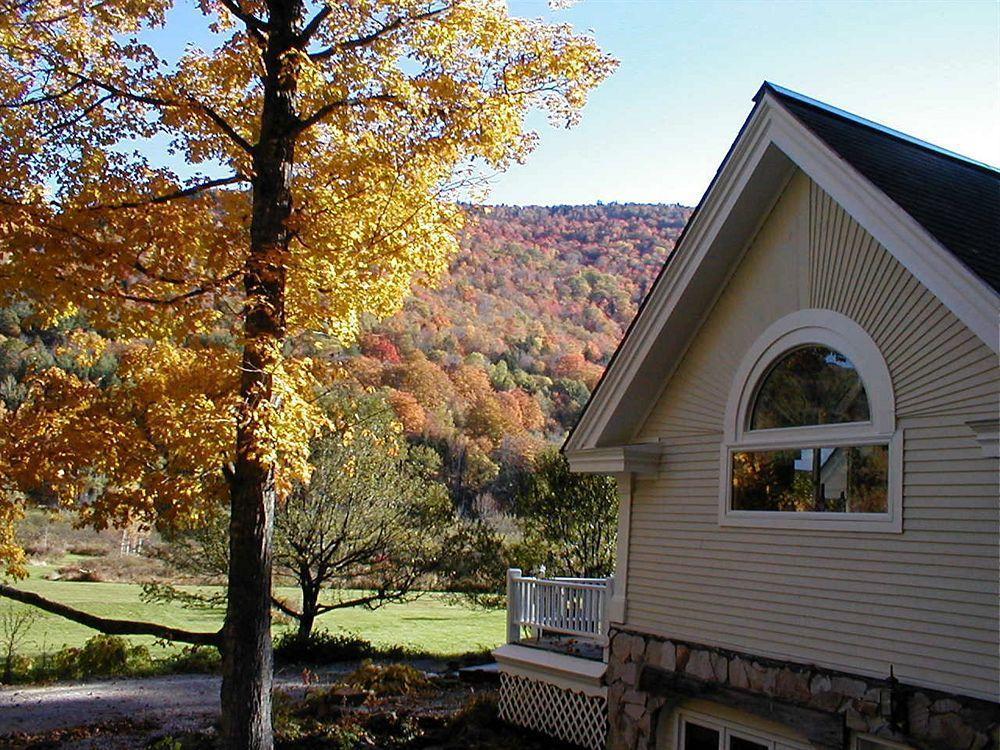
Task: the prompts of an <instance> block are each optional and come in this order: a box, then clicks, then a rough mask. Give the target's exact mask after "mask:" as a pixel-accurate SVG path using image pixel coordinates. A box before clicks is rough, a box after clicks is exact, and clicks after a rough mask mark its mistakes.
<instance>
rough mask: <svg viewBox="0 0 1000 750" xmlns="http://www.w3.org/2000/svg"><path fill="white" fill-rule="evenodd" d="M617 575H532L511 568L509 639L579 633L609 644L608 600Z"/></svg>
mask: <svg viewBox="0 0 1000 750" xmlns="http://www.w3.org/2000/svg"><path fill="white" fill-rule="evenodd" d="M613 589H614V578H532V577H530V576H524V575H522V574H521V570H520V569H519V568H510V569H509V570H508V571H507V642H508V643H518V642H520V641H521V640H522V639H523V637H522V634H523V633H524V632H525V631H527V632H528V633H529V634H530V635H529V637H532V638H536V639H537V638H539V637H540V636H542V635H544V634H545V633H553V634H559V635H569V636H578V637H580V638H585V639H587V640H590V641H593V642H595V643H596V644H598V645H601V646H607V644H608V603H609V602H610V601H611V594H612V592H613Z"/></svg>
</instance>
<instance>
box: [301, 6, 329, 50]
mask: <svg viewBox="0 0 1000 750" xmlns="http://www.w3.org/2000/svg"><path fill="white" fill-rule="evenodd" d="M332 12H333V8H331V7H330V6H329V5H324V6H323V7H322V8H321V9H320V11H319V13H317V14H316V15H315V16H313V17H312V20H311V21H310V22H309V23H307V24H306V27H305V28H304V29H302V33H301V34H299V40H298V42H297V44H296V46H297V47H298V48H299V49H305V47H306V45H308V44H309V41H310V40H311V39H312V37H313V35H314V34H315V33H316V32H317V31H319V27H320V26H322V25H323V21H325V20H326V17H327V16H329V15H330V14H331V13H332Z"/></svg>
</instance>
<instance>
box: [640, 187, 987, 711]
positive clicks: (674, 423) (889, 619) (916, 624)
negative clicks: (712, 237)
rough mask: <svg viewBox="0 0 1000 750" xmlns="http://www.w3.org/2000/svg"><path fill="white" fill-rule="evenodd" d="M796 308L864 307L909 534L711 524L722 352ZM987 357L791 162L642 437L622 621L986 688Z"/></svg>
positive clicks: (736, 349) (847, 666)
mask: <svg viewBox="0 0 1000 750" xmlns="http://www.w3.org/2000/svg"><path fill="white" fill-rule="evenodd" d="M803 307H821V308H828V309H832V310H836V311H838V312H841V313H843V314H844V315H847V316H848V317H851V318H852V319H854V320H855V321H857V322H858V323H859V324H860V325H862V326H863V327H864V328H865V329H866V330H867V331H868V332H869V334H870V335H871V336H872V338H873V339H874V340H875V342H876V344H878V346H879V348H880V349H881V351H882V352H883V354H884V356H885V357H886V360H887V363H888V365H889V369H890V373H891V376H892V380H893V385H894V389H895V397H896V407H897V420H898V424H899V426H900V427H901V428H903V430H904V454H903V465H904V469H903V476H904V481H903V493H904V501H903V519H904V533H903V534H876V533H848V532H843V533H841V532H825V533H824V532H814V531H782V530H772V529H737V528H728V527H727V528H723V527H720V526H719V522H718V512H719V450H720V442H721V437H722V435H721V432H722V418H723V412H724V410H725V405H726V400H727V398H728V395H729V390H730V387H731V385H732V379H733V377H734V374H735V369H736V367H737V366H738V364H739V362H740V360H741V358H742V357H743V355H744V353H745V351H746V349H747V348H748V347H749V346H750V345H751V344H752V343H753V341H754V340H755V339H756V338H757V337H758V336H759V335H760V334H761V333H762V332H763V330H764V329H765V328H767V326H768V325H770V324H771V323H772V322H774V320H777V319H778V318H780V317H782V316H783V315H786V314H788V313H790V312H793V311H794V310H796V309H800V308H803ZM998 392H1000V384H998V375H997V360H996V357H995V356H994V355H993V353H992V352H990V351H989V349H988V348H987V347H985V346H984V345H983V344H982V343H981V342H980V341H979V340H978V339H977V338H976V337H975V336H974V335H973V334H972V333H971V332H970V331H969V330H968V329H967V328H966V327H965V326H964V325H963V324H962V323H961V322H960V321H959V320H958V319H957V318H956V317H955V316H954V315H953V314H952V313H951V312H950V311H949V310H948V309H947V308H945V307H944V305H942V304H941V303H940V301H938V300H937V299H936V298H935V297H934V296H933V295H932V294H930V292H929V291H927V290H926V289H925V288H924V287H923V286H922V285H921V284H920V283H919V282H918V281H916V279H914V277H913V276H912V275H911V274H910V273H909V272H908V271H906V269H905V268H903V267H902V266H901V265H900V264H899V263H898V262H897V261H896V260H895V259H894V258H893V257H892V256H891V255H890V254H889V253H888V252H886V251H885V250H884V249H883V248H881V247H880V246H879V245H878V244H877V243H876V242H875V241H874V240H873V239H872V238H871V237H870V236H869V235H867V233H865V232H864V231H863V230H862V229H861V228H860V227H859V226H858V225H857V224H856V223H855V222H854V221H853V220H852V219H851V218H850V217H849V216H848V215H847V214H846V213H845V212H844V211H843V210H842V209H840V207H839V206H838V205H836V204H835V203H834V202H833V201H832V200H830V199H829V197H828V196H826V195H825V194H824V193H822V191H820V190H819V189H818V188H817V187H816V186H815V185H813V184H811V183H810V182H809V181H808V180H807V179H806V178H805V177H804V176H801V175H800V176H798V177H796V178H795V179H794V180H793V181H792V182H791V183H790V184H789V187H788V189H787V190H786V194H785V195H784V196H783V197H782V199H781V200H780V201H779V203H778V205H777V206H776V207H775V209H774V211H773V212H772V215H771V217H770V218H769V220H768V221H767V222H766V223H765V225H764V227H763V228H762V230H761V232H760V233H759V235H758V237H757V238H756V239H755V242H754V244H753V246H752V247H751V248H750V250H749V252H748V254H747V256H746V258H745V259H744V261H743V263H742V264H741V267H740V268H739V269H738V270H737V272H736V273H735V274H734V276H733V278H732V279H731V280H730V283H729V285H728V287H727V289H726V290H725V291H724V293H723V294H722V295H721V297H720V299H719V300H718V301H717V303H716V305H715V308H714V309H713V311H712V313H711V314H710V315H709V317H708V318H707V320H706V321H705V323H704V325H703V327H702V330H701V332H700V334H699V336H698V338H697V339H696V341H695V342H694V343H693V345H692V346H691V348H690V349H689V351H688V352H687V354H686V356H685V358H684V361H683V362H682V363H681V365H680V366H679V368H678V369H677V370H676V371H675V372H674V373H673V374H672V376H671V378H670V380H669V382H668V384H667V385H666V387H665V389H664V392H663V393H662V394H661V396H660V397H659V399H658V401H657V403H656V405H655V406H654V408H653V410H652V411H651V413H650V416H649V418H648V420H647V423H646V425H645V426H644V428H643V430H642V431H641V432H640V434H639V435H638V436H637V437H638V438H639V439H642V440H651V439H659V440H662V441H663V443H664V453H665V457H664V462H663V466H662V468H661V471H660V474H659V476H658V477H657V478H655V479H652V478H650V479H640V480H638V481H637V482H636V485H635V491H634V496H633V505H632V516H631V531H630V549H629V567H628V600H627V615H626V619H627V622H628V624H629V625H631V626H632V627H636V628H640V629H642V630H646V631H649V632H653V633H657V634H660V635H665V636H671V637H674V638H680V639H686V640H690V641H694V642H701V643H708V644H711V645H716V646H721V647H724V648H732V649H734V650H741V651H749V652H751V653H758V654H761V655H765V656H774V657H778V658H787V659H792V660H795V661H801V662H812V663H816V664H820V665H824V666H827V667H831V668H835V669H842V670H845V671H854V672H860V673H866V674H872V675H888V673H889V669H890V665H891V666H892V668H893V669H894V671H895V673H896V675H897V676H898V677H899V678H900V679H902V680H904V681H908V682H913V683H917V684H922V685H928V686H932V687H939V688H942V689H946V690H952V691H954V692H957V693H963V694H972V695H979V696H982V697H988V698H992V699H994V700H996V699H997V697H998V696H997V691H998V683H997V681H998V675H1000V657H998V654H1000V643H998V630H1000V621H998V594H1000V592H998V585H997V579H998V567H1000V560H998V545H1000V535H998V483H997V468H998V467H997V461H996V460H993V459H988V458H985V457H983V456H982V453H981V452H980V450H979V447H978V444H977V443H976V441H975V439H974V435H973V433H972V431H971V429H970V428H969V427H968V426H967V425H966V422H967V421H969V420H972V419H986V418H991V417H995V416H996V414H997V410H998V408H1000V399H998Z"/></svg>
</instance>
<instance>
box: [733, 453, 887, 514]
mask: <svg viewBox="0 0 1000 750" xmlns="http://www.w3.org/2000/svg"><path fill="white" fill-rule="evenodd" d="M888 488H889V449H888V446H885V445H864V446H842V447H837V448H789V449H782V450H755V451H750V450H747V451H737V452H734V453H733V454H732V506H731V507H732V509H733V510H749V511H772V512H781V513H887V512H888V510H889V493H888Z"/></svg>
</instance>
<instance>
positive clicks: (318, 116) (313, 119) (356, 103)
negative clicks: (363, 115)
mask: <svg viewBox="0 0 1000 750" xmlns="http://www.w3.org/2000/svg"><path fill="white" fill-rule="evenodd" d="M398 99H399V98H398V97H397V96H395V95H394V94H374V95H372V96H362V97H353V98H350V99H338V100H337V101H335V102H330V103H329V104H324V105H323V106H322V107H320V108H319V109H317V110H316V111H315V112H313V113H312V114H311V115H309V117H306V118H305V119H300V120H299V122H298V124H297V125H296V126H295V129H294V132H296V133H301V132H302V131H303V130H308V129H309V128H311V127H312V126H313V125H315V124H316V123H317V122H319V121H320V120H322V119H323V118H324V117H326V116H327V115H329V114H330V113H331V112H333V111H334V110H337V109H340V108H341V107H360V106H362V105H365V104H370V103H372V102H389V103H392V102H396V101H398Z"/></svg>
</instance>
